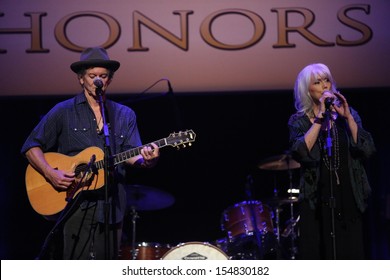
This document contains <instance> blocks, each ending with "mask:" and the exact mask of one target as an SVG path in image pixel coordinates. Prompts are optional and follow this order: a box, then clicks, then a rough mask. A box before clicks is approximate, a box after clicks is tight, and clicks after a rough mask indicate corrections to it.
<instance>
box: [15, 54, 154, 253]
mask: <svg viewBox="0 0 390 280" xmlns="http://www.w3.org/2000/svg"><path fill="white" fill-rule="evenodd" d="M119 67H120V63H119V62H118V61H115V60H111V59H110V58H109V56H108V54H107V52H106V50H105V49H103V48H100V47H93V48H87V49H85V50H84V51H83V52H82V53H81V56H80V61H77V62H74V63H72V64H71V65H70V68H71V69H72V71H73V72H75V73H76V74H77V79H78V81H79V83H80V85H81V87H82V93H80V94H78V95H76V96H74V97H73V98H70V99H68V100H65V101H62V102H60V103H58V104H57V105H55V106H54V107H53V108H52V109H51V110H50V111H49V112H48V113H47V114H46V115H45V116H44V117H43V118H42V119H41V121H40V122H39V123H38V125H37V126H36V127H35V128H34V129H33V131H32V132H31V133H30V135H29V136H28V138H27V139H26V141H25V143H24V145H23V147H22V149H21V153H22V154H23V155H25V156H26V157H27V159H28V161H29V163H30V165H31V166H32V167H33V168H34V170H36V171H37V173H38V174H40V176H42V178H44V180H46V181H47V182H48V184H50V185H49V188H50V189H48V190H47V193H48V194H49V193H50V194H51V191H53V196H51V195H50V196H49V197H47V198H45V199H47V200H49V202H50V201H52V200H53V201H54V200H55V199H57V197H56V195H57V194H65V193H66V195H67V198H68V199H69V198H70V199H69V200H70V201H71V203H67V204H66V206H65V207H64V209H59V213H53V216H55V217H56V218H57V223H56V226H55V229H56V231H57V230H58V229H62V230H58V232H60V233H61V235H62V236H63V238H61V240H63V242H61V243H62V244H60V246H54V247H55V248H58V247H59V248H61V251H63V253H62V254H61V258H63V259H116V258H117V255H118V249H119V245H120V240H121V233H122V221H123V217H124V214H125V207H126V194H125V190H124V186H123V184H122V182H121V180H120V178H122V177H123V176H124V172H125V168H124V166H123V165H118V166H116V168H115V170H113V171H110V172H105V173H103V174H110V175H112V176H109V178H108V180H103V178H102V177H104V176H103V175H102V173H100V171H97V170H96V168H90V167H91V166H96V165H97V164H96V165H95V162H96V161H97V159H96V155H100V151H102V152H103V154H104V155H106V154H107V153H108V154H110V155H116V154H118V153H121V152H125V151H128V150H131V149H133V148H136V147H140V146H142V143H141V138H140V135H139V132H138V128H137V122H136V116H135V113H134V111H133V110H132V109H130V108H128V107H126V106H124V105H121V104H119V103H117V102H114V101H111V100H109V99H107V98H106V94H105V92H106V90H107V88H108V86H109V85H110V83H111V81H112V79H113V75H114V73H115V71H116V70H118V69H119ZM90 147H98V148H99V149H97V150H93V151H92V152H91V153H89V151H90ZM87 151H88V152H87ZM47 152H55V155H57V153H58V155H64V156H67V157H66V158H61V157H60V158H59V159H60V160H58V162H59V164H58V165H59V166H60V167H58V166H53V164H52V162H51V161H50V160H48V159H47V157H46V153H47ZM87 155H88V156H87ZM76 156H77V157H83V159H84V157H85V162H86V164H84V166H82V167H83V168H84V169H82V170H81V171H80V170H78V169H77V168H75V169H74V170H72V171H69V170H67V169H66V168H63V169H61V167H62V166H61V164H60V163H62V162H65V161H67V160H69V158H70V159H73V158H75V157H76ZM158 158H159V148H158V146H157V145H155V144H152V146H148V147H146V146H145V147H143V148H142V149H140V153H139V154H138V155H130V156H129V158H126V160H125V162H126V163H127V164H130V165H131V166H137V167H146V168H148V167H153V166H154V165H155V164H156V162H157V160H158ZM105 163H107V162H106V161H105ZM109 165H110V164H106V165H104V166H105V167H106V166H109ZM98 167H99V166H98ZM110 170H112V169H110ZM101 182H103V184H101ZM106 182H108V184H107V185H108V186H109V187H108V188H104V187H105V186H106V185H105V183H106ZM99 184H100V185H102V186H100V185H99ZM106 187H107V186H106ZM92 188H93V189H92ZM78 190H80V191H78ZM81 190H83V191H81ZM106 190H108V191H106ZM45 210H46V209H45ZM45 214H46V213H45ZM50 214H51V213H50ZM48 216H49V215H48ZM49 237H50V236H48V239H47V240H46V241H47V242H45V244H44V246H43V247H42V251H41V253H40V255H39V257H38V258H51V257H52V256H53V255H54V256H58V253H57V252H55V253H53V252H52V250H51V248H52V247H53V246H51V243H55V242H53V240H55V239H54V238H49ZM48 252H51V253H48Z"/></svg>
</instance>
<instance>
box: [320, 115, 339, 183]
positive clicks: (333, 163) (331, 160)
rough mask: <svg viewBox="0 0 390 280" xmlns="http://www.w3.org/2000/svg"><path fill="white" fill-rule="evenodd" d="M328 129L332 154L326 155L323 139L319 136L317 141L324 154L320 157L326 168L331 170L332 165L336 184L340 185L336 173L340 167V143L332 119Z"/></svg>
mask: <svg viewBox="0 0 390 280" xmlns="http://www.w3.org/2000/svg"><path fill="white" fill-rule="evenodd" d="M330 130H331V134H332V137H333V139H332V153H333V154H332V155H333V156H331V157H330V156H328V153H327V147H326V145H325V141H324V140H323V139H322V138H323V137H322V136H321V137H319V141H320V145H321V147H322V152H323V155H324V156H323V157H322V159H323V161H324V164H325V166H326V168H327V169H328V170H331V167H332V170H333V171H334V173H335V175H336V183H337V185H340V179H339V174H338V173H337V171H338V170H339V168H340V143H339V134H338V129H337V126H336V123H335V122H334V121H332V126H331V128H330ZM323 135H324V134H323Z"/></svg>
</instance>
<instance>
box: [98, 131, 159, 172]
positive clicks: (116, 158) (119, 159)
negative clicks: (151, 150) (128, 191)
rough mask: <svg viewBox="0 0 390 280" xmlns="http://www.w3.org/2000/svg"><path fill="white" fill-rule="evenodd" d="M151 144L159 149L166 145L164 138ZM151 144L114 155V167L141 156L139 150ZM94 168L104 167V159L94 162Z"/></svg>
mask: <svg viewBox="0 0 390 280" xmlns="http://www.w3.org/2000/svg"><path fill="white" fill-rule="evenodd" d="M152 143H154V144H156V145H157V146H158V147H159V148H161V147H165V146H166V145H167V141H166V138H163V139H160V140H157V141H153V142H152ZM152 143H149V144H146V145H143V146H139V147H137V148H134V149H130V150H127V151H125V152H121V153H119V154H116V155H114V157H113V159H114V165H118V164H120V163H122V162H124V161H126V160H128V159H129V158H132V157H135V156H138V155H139V154H141V149H142V148H143V147H147V146H151V144H152ZM95 167H96V168H97V169H102V168H103V167H104V159H102V160H99V161H97V162H95Z"/></svg>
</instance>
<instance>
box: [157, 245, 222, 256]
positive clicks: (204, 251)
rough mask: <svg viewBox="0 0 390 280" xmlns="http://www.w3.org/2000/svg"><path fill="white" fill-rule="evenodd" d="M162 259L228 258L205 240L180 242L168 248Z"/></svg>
mask: <svg viewBox="0 0 390 280" xmlns="http://www.w3.org/2000/svg"><path fill="white" fill-rule="evenodd" d="M162 259H163V260H228V259H229V257H228V256H227V255H226V254H225V253H224V252H223V251H222V250H221V249H219V248H218V247H216V246H213V245H211V244H209V243H207V242H187V243H181V244H179V245H177V246H176V247H174V248H172V249H170V250H169V251H168V252H167V253H166V254H165V255H164V256H163V257H162Z"/></svg>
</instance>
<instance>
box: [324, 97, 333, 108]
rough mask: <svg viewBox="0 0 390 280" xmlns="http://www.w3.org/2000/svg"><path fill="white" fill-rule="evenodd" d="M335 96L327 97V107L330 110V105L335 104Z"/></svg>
mask: <svg viewBox="0 0 390 280" xmlns="http://www.w3.org/2000/svg"><path fill="white" fill-rule="evenodd" d="M333 102H334V97H327V98H325V109H326V110H329V108H330V105H333Z"/></svg>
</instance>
